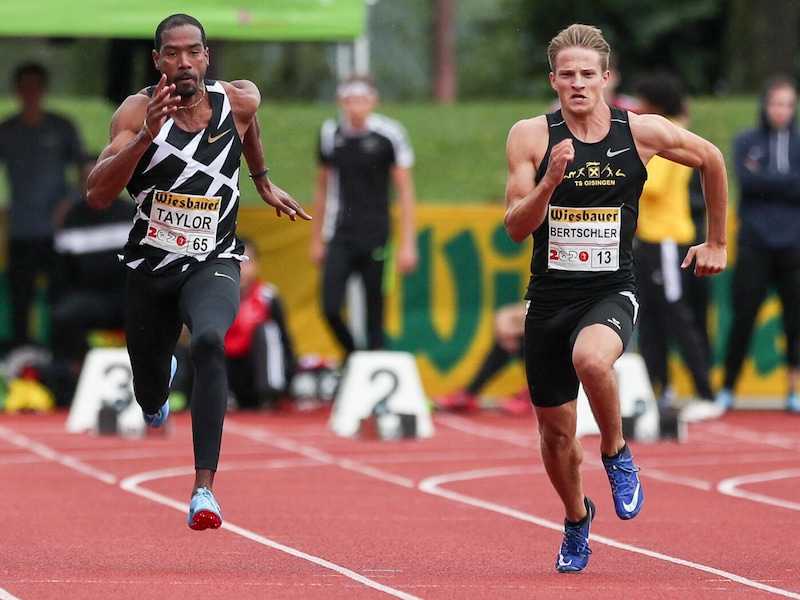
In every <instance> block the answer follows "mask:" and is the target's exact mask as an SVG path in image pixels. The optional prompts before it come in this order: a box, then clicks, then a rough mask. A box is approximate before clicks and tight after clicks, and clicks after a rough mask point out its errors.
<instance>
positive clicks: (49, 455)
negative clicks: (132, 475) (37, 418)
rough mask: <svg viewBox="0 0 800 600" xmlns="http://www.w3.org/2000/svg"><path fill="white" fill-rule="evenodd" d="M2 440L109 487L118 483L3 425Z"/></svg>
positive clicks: (81, 462) (1, 430) (88, 466)
mask: <svg viewBox="0 0 800 600" xmlns="http://www.w3.org/2000/svg"><path fill="white" fill-rule="evenodd" d="M0 438H2V439H4V440H6V441H7V442H8V443H10V444H13V445H14V446H17V447H18V448H23V449H25V450H27V451H28V452H32V453H33V454H35V455H37V456H40V457H42V458H43V459H45V460H47V461H51V462H55V463H59V464H62V465H64V466H65V467H68V468H70V469H72V470H73V471H78V472H79V473H83V474H84V475H88V476H89V477H91V478H93V479H97V480H99V481H102V482H103V483H107V484H109V485H114V484H115V483H117V478H116V476H115V475H112V474H111V473H106V472H105V471H101V470H99V469H95V468H94V467H92V466H90V465H87V464H86V463H85V462H83V461H81V460H78V459H77V458H75V457H73V456H69V455H68V454H62V453H61V452H58V451H57V450H53V449H52V448H50V447H49V446H45V445H44V444H40V443H39V442H36V441H34V440H32V439H31V438H29V437H27V436H25V435H22V434H21V433H17V432H15V431H11V430H10V429H8V428H6V427H3V426H2V425H0Z"/></svg>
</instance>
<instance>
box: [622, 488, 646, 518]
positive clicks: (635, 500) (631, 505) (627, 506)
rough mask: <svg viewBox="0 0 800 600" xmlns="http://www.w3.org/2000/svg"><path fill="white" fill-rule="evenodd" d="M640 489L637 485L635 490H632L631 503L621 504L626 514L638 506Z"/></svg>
mask: <svg viewBox="0 0 800 600" xmlns="http://www.w3.org/2000/svg"><path fill="white" fill-rule="evenodd" d="M641 488H642V484H641V483H637V484H636V489H635V490H633V498H631V501H630V502H623V503H622V507H623V508H624V509H625V510H627V511H628V512H631V511H632V510H633V509H634V508H636V505H637V504H639V491H640V490H641Z"/></svg>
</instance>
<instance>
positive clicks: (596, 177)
mask: <svg viewBox="0 0 800 600" xmlns="http://www.w3.org/2000/svg"><path fill="white" fill-rule="evenodd" d="M609 54H610V48H609V46H608V44H607V42H606V41H605V39H603V36H602V33H601V32H600V30H599V29H597V28H596V27H592V26H589V25H572V26H570V27H568V28H567V29H565V30H563V31H562V32H560V33H559V34H558V35H557V36H556V37H555V38H553V40H552V41H551V42H550V46H549V48H548V58H549V61H550V67H551V69H552V71H551V73H550V83H551V85H552V87H553V89H555V90H556V92H557V93H558V98H559V102H560V105H561V109H560V110H559V111H556V112H555V113H552V114H548V115H541V116H538V117H535V118H532V119H525V120H522V121H519V122H518V123H516V124H515V125H514V127H513V128H512V129H511V131H510V133H509V136H508V142H507V146H506V156H507V160H508V180H507V185H506V215H505V224H506V229H507V231H508V233H509V235H510V236H511V238H512V239H514V240H515V241H517V242H521V241H523V240H525V239H526V238H527V237H528V236H530V235H533V239H534V250H533V258H532V261H531V280H530V284H529V286H528V293H527V295H526V299H527V301H528V312H527V316H526V323H525V339H524V349H525V363H526V373H527V377H528V387H529V388H530V393H531V400H532V402H533V405H534V408H535V411H536V417H537V421H538V425H539V433H540V437H541V441H540V446H541V452H542V460H543V462H544V466H545V470H546V471H547V474H548V477H549V478H550V481H551V483H552V485H553V487H554V488H555V490H556V492H557V493H558V495H559V497H560V498H561V501H562V502H563V504H564V508H565V512H566V519H565V521H564V539H563V542H562V545H561V548H560V551H559V554H558V558H557V560H556V569H557V570H558V571H559V572H565V573H568V572H578V571H582V570H583V569H584V568H586V565H587V564H588V561H589V555H590V554H591V550H590V549H589V528H590V525H591V521H592V519H593V517H594V514H595V505H594V504H593V503H592V501H591V500H589V498H587V497H586V496H585V495H584V492H583V485H582V482H581V470H580V465H581V461H582V459H583V449H582V448H581V445H580V443H579V441H578V439H577V437H576V423H577V410H576V405H577V402H576V398H577V395H578V386H579V384H583V387H584V389H585V391H586V394H587V396H588V398H589V403H590V405H591V408H592V412H593V414H594V416H595V419H596V421H597V424H598V426H599V429H600V453H601V456H602V462H603V465H604V466H605V469H606V473H607V475H608V479H609V483H610V484H611V492H612V497H613V500H614V507H615V510H616V513H617V516H619V517H620V518H621V519H631V518H633V517H635V516H636V515H637V514H638V513H639V510H640V509H641V507H642V503H643V500H644V494H643V492H642V488H641V483H640V481H639V478H638V475H637V472H638V470H639V469H638V468H637V467H636V466H634V464H633V456H632V455H631V452H630V450H629V449H628V446H627V444H626V443H625V439H624V438H623V435H622V419H621V417H620V407H619V392H618V389H617V380H616V376H615V374H614V363H615V362H616V360H617V359H618V358H619V357H620V356H621V354H622V352H623V351H624V349H625V345H626V344H627V342H628V340H629V338H630V336H631V333H632V331H633V327H634V324H635V323H636V317H637V308H638V306H637V300H636V287H635V273H634V265H633V249H632V242H633V234H634V231H635V229H636V220H637V215H638V202H639V195H640V193H641V190H642V187H643V186H644V182H645V180H646V178H647V172H646V169H645V165H646V164H647V162H648V161H649V160H650V159H651V158H652V157H653V156H654V155H656V154H658V155H661V156H664V157H665V158H668V159H670V160H674V161H676V162H679V163H681V164H685V165H687V166H689V167H692V168H696V169H699V170H700V173H701V175H702V178H703V188H704V193H705V198H706V205H707V210H708V235H707V238H706V242H704V243H702V244H699V245H697V246H693V247H692V248H690V250H689V252H688V254H687V256H686V258H685V259H684V261H683V264H682V266H683V267H684V268H688V267H689V266H690V265H691V264H692V263H694V272H695V274H696V275H698V276H699V275H711V274H715V273H719V272H720V271H721V270H722V269H723V268H724V267H725V263H726V260H727V255H726V239H725V220H726V213H727V197H728V191H727V176H726V173H725V163H724V160H723V158H722V154H721V153H720V151H719V150H718V149H717V148H716V147H715V146H713V145H712V144H711V143H709V142H708V141H706V140H704V139H702V138H700V137H698V136H696V135H694V134H692V133H690V132H688V131H686V130H684V129H681V128H679V127H677V126H676V125H674V124H672V123H671V122H670V121H668V120H667V119H665V118H663V117H660V116H657V115H636V114H634V113H630V112H627V111H624V110H620V109H617V108H610V107H609V106H608V105H607V104H606V103H605V101H604V99H603V88H604V87H605V85H606V83H607V82H608V77H609V71H608V60H609Z"/></svg>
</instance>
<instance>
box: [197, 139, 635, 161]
mask: <svg viewBox="0 0 800 600" xmlns="http://www.w3.org/2000/svg"><path fill="white" fill-rule="evenodd" d="M208 141H211V138H209V140H208ZM628 150H630V148H623V149H622V150H612V149H611V148H609V149H608V150H606V156H607V157H608V158H614V157H615V156H616V155H617V154H622V153H623V152H627V151H628Z"/></svg>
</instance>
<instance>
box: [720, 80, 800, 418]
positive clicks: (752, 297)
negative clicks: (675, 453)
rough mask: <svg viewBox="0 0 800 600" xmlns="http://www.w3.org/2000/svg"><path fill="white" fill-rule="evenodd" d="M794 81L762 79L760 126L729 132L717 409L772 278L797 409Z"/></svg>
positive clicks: (799, 161)
mask: <svg viewBox="0 0 800 600" xmlns="http://www.w3.org/2000/svg"><path fill="white" fill-rule="evenodd" d="M796 106H797V87H796V85H795V83H794V82H793V81H792V80H791V79H789V78H788V77H785V76H783V75H775V76H773V77H772V78H770V79H769V80H768V81H767V82H766V84H765V85H764V90H763V94H762V102H761V115H760V123H759V126H758V127H756V128H754V129H751V130H749V131H745V132H743V133H741V134H739V135H738V136H737V137H736V139H735V140H734V168H735V172H736V178H737V179H738V181H739V190H740V199H739V238H738V258H737V260H736V267H735V270H734V275H733V283H732V290H731V299H732V303H733V322H732V323H731V328H730V334H729V336H728V345H727V351H726V354H725V379H724V383H723V386H722V389H721V390H720V391H719V393H718V394H717V397H716V403H717V405H718V407H719V408H720V412H722V411H724V410H727V409H729V408H730V407H731V406H732V405H733V401H734V390H735V386H736V382H737V380H738V378H739V374H740V372H741V369H742V364H743V363H744V359H745V357H746V356H747V352H748V348H749V345H750V339H751V337H752V334H753V325H754V323H755V320H756V316H757V315H758V310H759V308H760V307H761V304H762V303H763V302H764V299H765V297H766V295H767V291H768V289H769V288H770V286H771V285H774V286H775V289H776V290H777V292H778V296H779V297H780V300H781V305H782V308H783V331H784V335H785V336H786V358H785V360H786V366H787V372H788V382H787V387H788V389H787V400H786V407H787V409H788V410H789V411H791V412H800V395H798V390H797V380H798V365H800V236H798V231H800V133H799V132H798V130H797V126H796V117H797V114H796Z"/></svg>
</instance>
